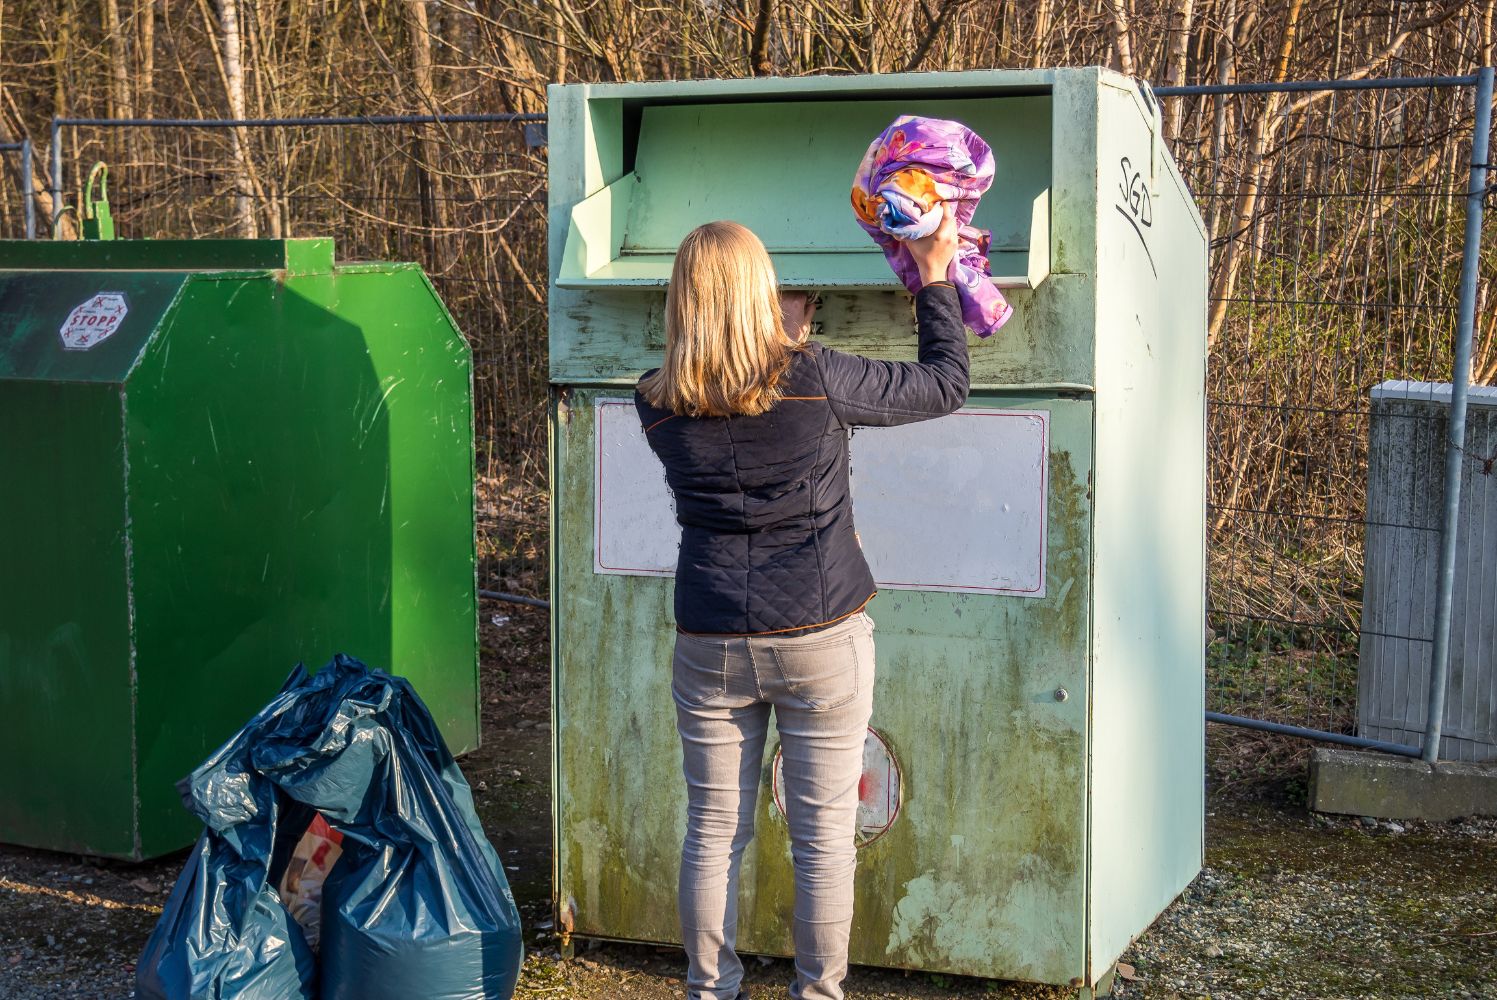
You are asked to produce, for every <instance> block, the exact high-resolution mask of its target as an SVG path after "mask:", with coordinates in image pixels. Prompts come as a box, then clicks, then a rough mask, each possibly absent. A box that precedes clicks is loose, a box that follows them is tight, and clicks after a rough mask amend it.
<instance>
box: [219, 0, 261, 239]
mask: <svg viewBox="0 0 1497 1000" xmlns="http://www.w3.org/2000/svg"><path fill="white" fill-rule="evenodd" d="M216 3H217V5H218V26H219V32H220V38H219V43H220V45H221V46H222V48H223V73H224V90H225V93H226V96H227V97H228V99H229V117H230V118H244V117H245V114H244V65H243V62H242V56H241V53H242V47H241V42H240V37H239V3H238V0H216ZM229 137H230V141H231V143H232V148H233V152H234V165H235V168H236V170H235V175H234V188H235V194H234V217H235V219H236V220H237V225H238V229H239V235H241V236H245V237H249V238H253V237H254V236H255V235H256V228H255V205H254V199H253V198H252V197H251V194H250V185H249V150H248V143H247V142H246V136H245V134H244V130H243V129H242V128H233V129H230V130H229Z"/></svg>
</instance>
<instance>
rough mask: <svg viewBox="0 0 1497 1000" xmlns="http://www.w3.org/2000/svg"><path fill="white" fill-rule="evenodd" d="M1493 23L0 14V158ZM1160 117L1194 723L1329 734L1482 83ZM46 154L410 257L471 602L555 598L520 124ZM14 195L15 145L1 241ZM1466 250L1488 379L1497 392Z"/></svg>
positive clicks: (990, 15) (542, 351)
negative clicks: (1198, 597)
mask: <svg viewBox="0 0 1497 1000" xmlns="http://www.w3.org/2000/svg"><path fill="white" fill-rule="evenodd" d="M1494 4H1497V0H1464V2H1448V0H1447V2H1443V3H1442V2H1436V0H1413V2H1397V0H1319V2H1314V0H1278V2H1269V0H1092V2H1076V3H1066V2H1055V0H1028V2H1023V3H1016V2H1006V0H798V2H795V3H789V2H783V0H747V2H743V0H471V2H469V0H463V2H458V0H376V2H367V3H360V2H355V0H3V2H0V142H3V141H13V140H15V139H18V138H20V137H22V136H30V137H31V138H32V139H33V140H34V141H35V142H36V143H37V147H38V154H39V158H38V172H37V177H36V180H35V187H36V194H37V196H38V198H39V209H40V212H39V214H40V217H41V218H43V219H46V218H48V217H49V213H50V209H51V199H50V197H49V195H48V193H47V191H46V190H45V188H46V181H45V168H44V167H43V164H45V163H46V162H47V156H48V155H49V153H50V150H48V149H47V144H48V141H49V134H48V122H49V120H50V119H51V117H52V116H54V115H66V116H76V117H99V118H110V119H117V118H223V117H233V118H243V117H257V118H258V117H266V118H284V117H292V116H322V115H362V114H402V113H410V114H431V113H444V114H445V113H487V112H544V110H545V86H546V84H547V83H550V82H557V81H583V80H644V79H659V78H699V77H723V76H747V75H765V74H779V75H798V74H816V73H823V74H824V73H863V72H887V71H917V70H944V69H973V68H983V67H1035V66H1051V65H1080V64H1093V63H1101V64H1105V65H1110V66H1113V67H1115V68H1117V69H1120V70H1121V71H1123V72H1125V73H1129V74H1135V75H1138V76H1140V77H1143V78H1146V79H1148V80H1150V81H1152V82H1153V83H1155V84H1156V85H1160V86H1164V85H1178V84H1218V83H1220V84H1232V83H1237V82H1242V81H1255V82H1262V81H1287V80H1330V79H1340V80H1352V79H1365V78H1373V77H1389V76H1398V77H1426V76H1440V75H1453V74H1469V73H1472V72H1474V71H1475V70H1476V69H1477V68H1478V67H1480V66H1483V65H1489V64H1491V63H1492V60H1493V33H1494V24H1493V20H1494V18H1493V12H1494ZM1165 109H1166V114H1165V130H1166V134H1167V136H1168V137H1169V140H1170V143H1171V147H1172V150H1173V152H1174V155H1175V157H1176V159H1177V160H1178V161H1179V162H1180V163H1181V165H1182V167H1183V169H1184V170H1185V172H1186V175H1187V177H1188V178H1189V180H1190V181H1191V184H1192V187H1193V190H1194V191H1195V193H1196V196H1197V198H1198V200H1199V202H1200V205H1201V209H1202V214H1203V215H1204V216H1205V217H1206V219H1207V222H1208V224H1209V226H1210V231H1211V236H1212V276H1213V277H1212V305H1211V313H1210V337H1211V351H1212V364H1211V369H1210V386H1209V395H1210V400H1211V427H1210V440H1209V447H1210V462H1211V486H1210V491H1211V502H1212V538H1211V553H1212V559H1211V561H1212V580H1211V594H1212V597H1211V604H1212V624H1213V627H1214V629H1215V635H1214V638H1213V640H1212V644H1211V651H1212V671H1213V673H1212V705H1211V707H1213V708H1218V709H1221V710H1225V711H1237V712H1242V713H1244V714H1250V715H1258V716H1260V717H1268V718H1275V719H1279V720H1280V721H1287V722H1297V723H1301V724H1310V725H1316V726H1323V727H1329V728H1344V727H1345V726H1346V725H1347V723H1348V720H1349V713H1350V710H1351V704H1352V698H1353V697H1354V688H1355V646H1356V636H1357V627H1358V617H1359V610H1360V591H1361V564H1362V550H1361V545H1362V521H1363V517H1364V501H1363V496H1364V489H1365V487H1364V477H1365V462H1366V447H1367V444H1366V437H1367V427H1366V401H1367V391H1368V389H1369V387H1370V386H1372V385H1374V384H1376V383H1377V382H1378V381H1381V380H1382V379H1383V378H1389V377H1409V378H1434V379H1446V378H1448V377H1449V369H1450V355H1451V337H1452V333H1453V330H1454V325H1455V301H1456V299H1455V296H1456V284H1457V276H1458V272H1459V265H1460V253H1461V229H1462V226H1463V224H1464V215H1463V209H1464V201H1463V194H1464V189H1465V184H1466V174H1465V168H1466V164H1467V160H1468V157H1469V149H1470V136H1471V123H1472V97H1471V88H1469V87H1435V86H1411V87H1406V88H1400V89H1396V90H1377V91H1361V92H1331V91H1324V90H1322V91H1312V92H1307V93H1294V94H1227V95H1214V96H1201V97H1177V98H1170V99H1167V100H1166V102H1165ZM62 142H63V150H62V154H63V161H64V164H65V168H66V185H65V193H64V197H65V199H66V200H67V201H69V202H70V203H72V204H76V203H77V202H78V199H79V192H78V187H79V185H80V181H81V174H82V173H83V172H86V169H87V167H88V165H89V164H91V163H92V162H93V161H94V160H96V159H101V158H102V159H104V160H107V161H108V162H109V164H110V167H111V190H112V194H113V198H112V200H113V203H114V208H115V215H116V219H117V223H118V227H119V230H120V232H121V234H122V235H127V236H165V235H175V236H188V235H194V236H207V235H228V234H244V235H249V234H258V235H311V234H318V235H322V234H331V235H333V236H335V237H336V239H337V242H338V247H339V252H340V255H341V256H343V257H347V258H360V257H379V258H396V259H415V260H419V261H420V262H421V263H422V264H424V265H425V266H426V268H427V269H428V271H429V272H430V273H431V274H432V275H433V277H434V279H435V280H436V282H437V285H438V287H439V289H440V290H441V292H442V293H443V295H444V297H445V298H446V300H447V302H448V304H449V306H450V308H452V310H453V312H454V314H455V315H456V316H457V317H458V319H459V321H460V323H461V324H462V325H463V327H464V329H465V332H466V333H467V335H468V336H469V338H470V339H471V341H472V343H473V346H474V351H475V359H476V364H477V388H478V393H479V413H480V416H479V448H480V461H479V470H480V485H481V492H482V496H483V499H482V503H481V505H480V511H479V515H480V523H481V525H482V531H483V546H484V555H485V569H484V585H485V586H491V587H497V588H500V589H507V590H522V591H527V592H530V593H537V594H543V593H544V588H545V579H544V573H545V569H544V560H545V517H546V492H545V471H544V470H545V465H544V443H545V420H544V406H545V399H546V346H545V344H546V329H545V298H546V288H547V280H546V265H545V256H544V247H545V239H544V227H545V184H546V174H545V169H546V166H545V160H544V157H545V151H544V149H539V150H537V149H532V148H530V147H529V146H527V145H526V143H525V142H524V141H523V139H522V135H521V129H520V126H518V125H516V124H492V123H488V124H437V125H423V126H357V127H343V128H330V127H319V126H297V127H274V128H268V127H254V128H245V129H232V130H208V129H202V128H195V127H186V126H179V127H170V128H156V127H125V128H121V127H113V128H105V127H95V126H77V127H71V126H70V127H68V128H65V129H64V130H63V131H62ZM20 183H21V174H20V170H19V162H18V160H17V159H16V158H15V157H14V156H10V157H8V158H6V159H5V160H4V170H3V171H0V231H3V232H4V233H5V234H6V235H17V234H18V233H19V231H20V225H21V222H20V219H21V214H20V213H21V202H20V198H19V185H20ZM1489 228H1490V227H1489ZM58 235H59V236H60V237H70V236H72V235H74V233H73V223H72V220H71V219H70V218H64V220H63V222H62V224H61V225H60V226H59V231H58ZM1486 245H1487V250H1486V255H1487V256H1486V258H1485V266H1484V267H1483V268H1482V272H1481V283H1480V287H1479V299H1478V303H1479V308H1478V330H1477V337H1478V343H1477V354H1476V380H1477V381H1479V382H1490V381H1492V380H1494V379H1497V310H1494V309H1493V308H1492V305H1493V302H1492V288H1491V286H1492V275H1493V270H1492V267H1491V263H1492V254H1493V251H1492V250H1491V246H1492V242H1491V240H1490V239H1488V240H1487V244H1486ZM1432 460H1433V461H1436V462H1437V461H1438V458H1437V456H1435V457H1433V458H1432Z"/></svg>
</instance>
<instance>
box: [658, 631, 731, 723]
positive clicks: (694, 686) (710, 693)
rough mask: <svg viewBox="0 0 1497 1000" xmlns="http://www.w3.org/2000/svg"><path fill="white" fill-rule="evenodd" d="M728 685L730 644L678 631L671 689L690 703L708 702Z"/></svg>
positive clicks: (681, 698)
mask: <svg viewBox="0 0 1497 1000" xmlns="http://www.w3.org/2000/svg"><path fill="white" fill-rule="evenodd" d="M727 689H728V644H727V642H726V641H725V640H721V639H708V638H704V637H702V636H696V635H687V634H686V633H684V632H678V633H676V652H675V655H674V656H673V657H672V659H671V690H672V691H673V692H674V693H675V696H676V697H677V698H679V699H680V700H681V701H683V702H685V703H686V704H688V705H705V704H707V703H708V702H710V701H712V700H713V699H716V698H721V697H722V696H723V695H724V694H726V693H727Z"/></svg>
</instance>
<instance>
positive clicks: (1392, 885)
mask: <svg viewBox="0 0 1497 1000" xmlns="http://www.w3.org/2000/svg"><path fill="white" fill-rule="evenodd" d="M495 616H497V617H495ZM495 621H497V622H498V624H495ZM483 633H484V644H485V675H484V701H485V744H484V747H483V748H482V749H481V750H479V751H477V752H476V753H474V754H471V755H469V756H468V757H466V758H465V759H464V761H463V769H464V771H465V773H466V774H467V775H468V778H469V781H470V782H472V783H473V785H474V787H475V789H476V792H477V796H476V797H477V801H478V803H479V809H480V813H481V814H482V817H483V820H484V824H485V827H486V828H487V829H488V831H489V834H490V836H491V838H492V839H493V841H494V845H495V847H496V848H497V849H498V850H499V852H500V856H501V857H502V858H504V860H505V864H506V867H507V868H509V870H510V878H511V882H512V884H513V886H514V889H515V895H516V898H517V899H518V901H519V902H520V905H521V910H522V913H523V915H524V919H525V926H526V927H527V929H528V930H527V942H528V944H529V947H530V954H529V956H528V957H527V959H526V963H525V970H524V974H523V976H522V979H521V986H520V990H519V992H518V994H517V997H518V998H519V1000H541V998H579V1000H604V998H613V997H630V998H640V1000H645V998H660V1000H665V998H679V997H681V996H682V995H683V988H682V985H681V981H680V976H681V975H682V971H683V969H682V963H681V960H680V957H679V952H677V951H675V950H674V949H661V948H654V947H650V946H631V945H618V944H596V943H589V942H583V943H581V944H580V946H579V949H578V955H577V957H576V958H575V959H574V960H572V961H561V960H560V958H559V956H558V953H557V951H556V941H555V939H554V937H552V936H551V933H550V930H549V927H550V922H549V910H548V908H549V903H548V901H547V897H548V892H549V879H550V855H549V846H548V845H549V837H550V803H549V800H548V796H549V789H550V774H549V770H548V756H547V750H546V748H547V744H548V741H549V739H550V733H549V731H548V729H549V727H548V724H547V707H546V706H547V699H548V694H547V691H546V679H547V671H546V651H545V641H546V619H545V614H544V612H538V611H532V610H528V609H522V608H508V607H503V608H499V609H497V610H495V609H493V608H489V609H486V615H485V625H484V630H483ZM1288 787H1289V788H1290V789H1291V791H1290V792H1288V793H1286V792H1285V791H1283V788H1284V786H1283V785H1282V784H1281V785H1280V786H1279V789H1278V790H1275V789H1274V788H1272V787H1270V788H1269V790H1268V792H1267V794H1264V793H1262V791H1261V790H1260V792H1259V793H1258V794H1253V795H1244V794H1242V793H1241V792H1239V791H1233V792H1222V791H1218V790H1213V792H1212V795H1211V797H1210V800H1209V807H1208V808H1209V810H1210V813H1209V815H1208V817H1207V865H1206V868H1205V870H1204V871H1202V873H1201V875H1200V876H1199V877H1198V878H1197V879H1196V880H1195V882H1194V883H1193V884H1192V885H1191V886H1190V888H1189V889H1188V890H1187V891H1186V892H1185V894H1184V895H1183V896H1182V897H1181V898H1180V899H1179V900H1178V901H1177V902H1176V903H1175V904H1174V905H1173V906H1171V907H1170V908H1169V909H1168V910H1166V911H1165V913H1164V914H1163V915H1162V916H1161V917H1160V918H1159V920H1158V921H1156V922H1155V924H1154V926H1153V927H1151V928H1150V929H1149V930H1148V931H1147V932H1146V933H1145V934H1144V935H1143V936H1142V937H1141V938H1140V939H1139V940H1138V941H1137V942H1135V943H1134V945H1133V946H1132V947H1131V948H1130V949H1129V951H1128V952H1127V953H1126V954H1125V955H1124V957H1123V961H1124V962H1126V963H1128V965H1129V966H1130V967H1131V977H1132V978H1131V979H1125V980H1123V981H1121V982H1120V983H1119V985H1118V989H1117V993H1116V995H1117V996H1118V997H1120V998H1124V1000H1134V998H1158V1000H1165V998H1175V1000H1187V998H1188V1000H1196V998H1211V1000H1236V998H1244V1000H1245V998H1259V997H1284V998H1323V1000H1341V998H1345V1000H1351V998H1358V1000H1361V998H1381V997H1390V998H1391V997H1418V998H1431V1000H1433V998H1445V997H1455V998H1474V997H1482V998H1494V1000H1497V822H1494V821H1491V820H1466V821H1462V822H1458V823H1449V824H1420V823H1406V824H1390V823H1371V822H1370V821H1364V820H1358V819H1339V818H1338V819H1327V818H1321V817H1315V816H1311V815H1309V814H1307V813H1306V812H1305V810H1304V807H1303V795H1302V792H1298V793H1295V792H1294V791H1292V790H1293V789H1296V788H1302V782H1301V781H1299V780H1297V779H1296V780H1293V781H1291V782H1289V783H1288ZM1296 797H1297V798H1298V801H1297V802H1296ZM1120 821H1126V819H1125V818H1122V819H1121V820H1120ZM181 864H182V855H176V856H174V857H170V858H166V859H162V860H159V861H153V862H148V863H145V864H139V865H127V864H123V863H119V862H111V861H101V860H98V859H90V858H80V857H77V856H71V855H62V854H53V853H48V852H45V851H32V850H25V849H20V848H13V847H0V1000H42V998H47V1000H54V998H56V1000H60V998H87V1000H115V998H125V997H130V996H132V995H133V993H132V991H131V979H132V975H133V972H134V964H133V963H134V961H135V958H136V956H137V955H138V954H139V953H140V949H141V947H142V945H143V944H144V942H145V938H146V935H147V934H148V933H149V932H150V929H151V927H152V925H153V924H154V923H155V920H156V918H157V916H158V915H159V913H160V909H161V904H162V902H163V901H164V899H165V897H166V893H167V892H168V891H169V889H170V887H171V883H172V881H173V880H174V879H175V878H176V875H177V872H178V870H179V869H180V867H181ZM749 966H750V976H749V984H750V986H751V988H752V989H753V991H754V997H755V1000H784V998H786V997H787V996H788V993H787V992H786V990H785V987H784V984H785V982H786V981H787V980H788V978H789V971H790V966H789V963H788V962H786V961H784V960H781V959H775V960H758V961H750V962H749ZM1126 971H1129V970H1125V972H1126ZM847 986H848V998H849V1000H872V998H885V997H889V998H893V997H899V998H912V1000H914V998H919V1000H935V998H944V997H970V996H988V997H1022V998H1029V1000H1041V998H1059V997H1062V996H1065V995H1066V994H1065V992H1064V991H1060V990H1054V989H1048V988H1044V987H1036V986H1029V985H1023V984H1015V983H1000V982H991V981H986V980H974V979H963V978H959V977H951V976H939V975H933V974H927V973H914V974H904V973H899V972H890V971H886V970H875V969H865V968H857V969H854V970H853V973H852V975H851V976H850V977H849V979H848V983H847Z"/></svg>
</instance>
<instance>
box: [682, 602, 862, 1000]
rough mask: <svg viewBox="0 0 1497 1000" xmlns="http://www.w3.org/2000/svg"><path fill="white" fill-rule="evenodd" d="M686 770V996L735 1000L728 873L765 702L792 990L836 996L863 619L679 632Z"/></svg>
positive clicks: (850, 846)
mask: <svg viewBox="0 0 1497 1000" xmlns="http://www.w3.org/2000/svg"><path fill="white" fill-rule="evenodd" d="M671 689H672V693H673V695H674V697H675V702H676V728H677V730H678V731H679V732H680V734H681V746H682V756H683V764H684V767H683V770H684V771H685V774H686V789H687V814H686V815H687V820H686V840H685V842H684V844H683V845H682V849H681V881H680V893H679V898H678V903H679V906H680V914H681V934H682V940H683V942H684V943H685V946H686V957H687V963H688V968H687V977H686V988H687V994H686V995H687V997H688V998H689V1000H733V998H734V997H736V996H737V995H738V988H739V984H740V982H742V980H743V964H742V963H741V962H740V961H739V959H738V955H737V953H736V952H735V951H734V943H735V938H736V935H737V930H738V872H739V866H740V863H741V862H742V860H743V849H744V848H745V847H746V846H748V842H749V841H750V840H752V839H753V836H754V811H755V807H756V804H757V802H756V800H757V796H758V791H759V780H760V772H761V768H762V764H763V759H764V741H765V737H766V733H767V731H768V727H769V713H770V709H771V706H773V710H774V713H775V724H776V726H777V727H778V729H779V734H780V747H781V751H782V753H783V766H784V776H785V803H784V804H785V812H786V820H787V821H788V825H789V829H790V853H791V858H792V860H793V862H794V865H795V928H794V929H795V981H794V982H793V983H792V984H791V986H790V996H791V997H792V998H793V1000H842V980H843V979H844V978H845V977H846V976H847V941H848V931H849V929H850V927H851V925H852V895H853V871H854V868H855V866H856V853H855V847H854V843H853V836H854V832H855V828H856V824H857V809H858V780H859V778H860V777H861V775H862V771H863V742H864V739H865V737H866V734H867V731H868V719H869V716H870V715H871V714H872V712H873V619H871V618H869V617H868V616H867V615H866V614H863V613H861V612H859V613H858V614H855V615H853V616H851V617H850V618H848V619H846V620H845V621H842V622H839V623H838V624H836V625H833V626H831V627H830V628H826V629H822V630H821V631H818V632H812V633H810V634H809V635H801V636H794V637H791V638H781V637H777V636H773V635H766V636H748V637H744V638H728V637H722V636H694V635H685V634H678V635H677V637H676V651H675V658H674V661H673V663H672V683H671Z"/></svg>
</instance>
